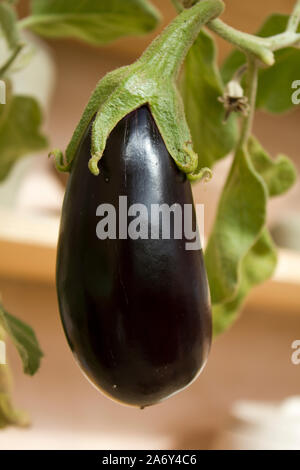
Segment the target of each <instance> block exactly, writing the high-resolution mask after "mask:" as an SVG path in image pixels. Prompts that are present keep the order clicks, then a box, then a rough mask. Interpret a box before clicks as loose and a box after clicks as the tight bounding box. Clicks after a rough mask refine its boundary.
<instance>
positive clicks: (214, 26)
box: [207, 19, 274, 65]
mask: <svg viewBox="0 0 300 470" xmlns="http://www.w3.org/2000/svg"><path fill="white" fill-rule="evenodd" d="M207 26H208V28H209V29H210V30H212V31H214V32H215V33H217V34H218V35H219V36H221V37H222V38H223V39H225V40H226V41H228V42H230V43H231V44H233V45H235V46H237V47H239V48H240V49H242V50H243V51H245V52H248V53H251V54H254V55H255V56H257V57H258V58H259V59H260V60H261V61H262V62H263V63H264V64H266V65H273V63H274V55H273V53H272V51H271V50H270V49H269V47H268V46H267V44H266V41H265V40H264V39H263V38H260V37H257V36H254V35H252V34H248V33H243V32H241V31H238V30H237V29H235V28H232V27H231V26H229V25H227V24H226V23H224V22H223V21H222V20H219V19H215V20H212V21H209V22H208V23H207Z"/></svg>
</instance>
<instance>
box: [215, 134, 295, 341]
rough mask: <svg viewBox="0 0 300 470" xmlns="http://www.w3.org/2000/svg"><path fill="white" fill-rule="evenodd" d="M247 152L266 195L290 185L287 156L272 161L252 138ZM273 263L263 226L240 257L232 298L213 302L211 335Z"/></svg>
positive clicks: (292, 176)
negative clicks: (240, 261)
mask: <svg viewBox="0 0 300 470" xmlns="http://www.w3.org/2000/svg"><path fill="white" fill-rule="evenodd" d="M248 151H249V156H250V158H251V161H252V163H253V165H254V167H255V171H256V172H257V173H258V174H259V175H260V176H261V177H262V178H263V181H264V185H265V187H266V190H267V192H268V194H269V196H270V197H274V196H279V195H281V194H283V193H285V192H286V191H288V190H289V189H290V188H291V187H292V186H293V184H294V183H295V181H296V170H295V167H294V165H293V163H292V162H291V161H290V160H289V159H288V158H287V157H285V156H279V157H278V158H277V159H276V160H272V158H271V157H270V156H269V155H268V154H267V152H266V151H265V150H264V149H263V147H262V146H261V145H260V143H259V142H258V141H257V140H256V139H255V138H254V137H252V138H251V139H250V141H249V144H248ZM276 264H277V253H276V247H275V245H274V243H273V240H272V238H271V235H270V234H269V232H268V230H267V229H266V228H265V229H264V230H263V232H262V234H261V235H260V236H259V238H258V240H257V241H256V243H255V244H254V246H252V247H251V248H250V250H249V251H248V253H247V254H246V256H245V257H244V258H243V260H242V263H241V269H240V273H239V284H238V290H237V292H236V294H235V295H234V297H233V298H231V299H230V300H228V301H227V302H224V303H220V304H215V305H213V323H214V334H215V335H218V334H220V333H222V332H223V331H224V330H226V329H227V328H228V327H229V326H230V325H231V324H232V323H233V322H234V320H236V318H237V316H238V314H239V311H240V309H241V307H242V305H243V303H244V301H245V299H246V297H247V295H248V294H249V292H250V291H251V289H252V288H253V287H255V286H257V285H259V284H261V283H263V282H265V281H266V280H268V279H269V278H270V277H271V276H272V275H273V273H274V270H275V268H276Z"/></svg>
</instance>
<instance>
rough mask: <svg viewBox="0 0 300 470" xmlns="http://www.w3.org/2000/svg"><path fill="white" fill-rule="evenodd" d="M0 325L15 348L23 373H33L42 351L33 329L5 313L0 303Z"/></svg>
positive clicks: (38, 363) (37, 366)
mask: <svg viewBox="0 0 300 470" xmlns="http://www.w3.org/2000/svg"><path fill="white" fill-rule="evenodd" d="M0 325H1V327H2V328H3V329H4V331H5V332H6V333H7V334H8V336H9V337H10V339H11V340H12V342H13V343H14V345H15V347H16V348H17V350H18V353H19V355H20V357H21V359H22V362H23V369H24V372H25V374H29V375H34V374H35V373H36V371H37V370H38V368H39V366H40V361H41V358H42V356H43V353H42V351H41V349H40V346H39V344H38V341H37V339H36V336H35V333H34V331H33V329H32V328H31V327H30V326H29V325H27V324H26V323H23V322H22V321H21V320H19V319H17V318H16V317H14V316H13V315H10V314H9V313H7V312H6V311H5V310H4V308H3V307H2V306H1V305H0Z"/></svg>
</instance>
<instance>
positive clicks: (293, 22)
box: [286, 0, 300, 33]
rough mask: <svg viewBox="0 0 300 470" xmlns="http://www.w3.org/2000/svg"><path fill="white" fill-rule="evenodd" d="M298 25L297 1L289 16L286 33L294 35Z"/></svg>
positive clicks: (298, 4) (299, 10)
mask: <svg viewBox="0 0 300 470" xmlns="http://www.w3.org/2000/svg"><path fill="white" fill-rule="evenodd" d="M299 23H300V0H297V2H296V4H295V7H294V10H293V12H292V14H291V16H290V19H289V22H288V25H287V29H286V30H287V31H288V32H290V33H296V32H297V29H298V26H299Z"/></svg>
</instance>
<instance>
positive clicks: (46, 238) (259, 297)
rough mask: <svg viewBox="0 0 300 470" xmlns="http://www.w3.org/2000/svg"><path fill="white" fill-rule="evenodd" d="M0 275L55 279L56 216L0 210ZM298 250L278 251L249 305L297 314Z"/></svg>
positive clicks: (299, 302) (299, 299) (299, 298)
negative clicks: (274, 267) (272, 269)
mask: <svg viewBox="0 0 300 470" xmlns="http://www.w3.org/2000/svg"><path fill="white" fill-rule="evenodd" d="M0 218H1V227H0V276H1V277H3V278H7V279H19V280H26V281H32V282H44V283H51V284H53V283H54V282H55V259H56V244H57V237H58V231H59V217H58V216H46V215H32V214H27V215H26V214H24V213H19V212H11V211H8V210H3V209H0ZM299 289H300V253H296V252H292V251H289V250H280V252H279V262H278V267H277V270H276V273H275V275H274V278H273V279H272V280H271V281H269V282H266V283H265V284H263V285H261V286H259V287H257V288H256V289H254V290H253V292H252V294H251V295H250V297H249V300H248V305H249V306H251V307H255V308H260V309H268V310H270V309H271V310H272V311H277V312H281V313H287V312H295V313H300V296H299Z"/></svg>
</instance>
